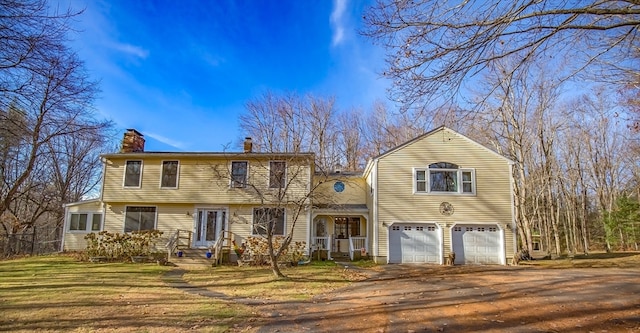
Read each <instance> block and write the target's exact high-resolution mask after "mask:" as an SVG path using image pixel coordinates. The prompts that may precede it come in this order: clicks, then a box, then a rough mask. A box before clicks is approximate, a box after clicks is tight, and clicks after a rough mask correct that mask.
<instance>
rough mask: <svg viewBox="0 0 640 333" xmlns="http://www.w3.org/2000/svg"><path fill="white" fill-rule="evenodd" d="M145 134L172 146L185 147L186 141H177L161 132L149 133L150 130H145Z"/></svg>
mask: <svg viewBox="0 0 640 333" xmlns="http://www.w3.org/2000/svg"><path fill="white" fill-rule="evenodd" d="M144 135H146V136H148V137H150V138H152V139H154V140H157V141H160V142H162V143H164V144H166V145H169V146H171V147H174V148H177V149H184V143H182V142H180V141H176V140H173V139H170V138H167V137H165V136H162V135H159V134H155V133H149V132H144Z"/></svg>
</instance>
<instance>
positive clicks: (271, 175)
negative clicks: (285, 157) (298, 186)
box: [269, 160, 287, 189]
mask: <svg viewBox="0 0 640 333" xmlns="http://www.w3.org/2000/svg"><path fill="white" fill-rule="evenodd" d="M274 164H280V165H282V175H280V177H281V179H280V180H279V181H278V183H279V184H278V183H275V182H274V178H275V177H277V176H278V175H277V174H274V173H273V172H274V170H275V169H276V168H274V167H273V165H274ZM286 185H287V161H282V160H273V161H269V188H271V189H282V188H286Z"/></svg>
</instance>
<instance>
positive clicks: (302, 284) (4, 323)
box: [0, 255, 357, 332]
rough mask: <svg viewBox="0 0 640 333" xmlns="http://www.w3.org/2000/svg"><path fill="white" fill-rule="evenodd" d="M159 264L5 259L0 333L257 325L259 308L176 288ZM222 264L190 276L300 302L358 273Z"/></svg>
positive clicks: (234, 291)
mask: <svg viewBox="0 0 640 333" xmlns="http://www.w3.org/2000/svg"><path fill="white" fill-rule="evenodd" d="M171 269H174V267H171V266H158V265H156V264H134V263H88V262H81V261H78V260H77V259H76V258H73V257H71V256H65V255H52V256H42V257H30V258H22V259H15V260H7V261H0V314H1V315H0V331H12V332H33V331H40V332H59V331H64V332H93V331H100V332H113V331H118V332H183V331H187V330H189V331H194V332H227V331H242V332H252V331H254V330H255V328H254V327H251V323H256V322H257V321H259V317H260V316H261V314H260V313H257V312H256V309H255V308H252V307H250V306H246V305H242V304H239V303H236V302H232V301H223V300H219V299H215V298H209V297H204V296H200V295H196V294H192V293H187V292H185V291H184V290H181V289H176V288H172V287H170V286H169V285H167V284H166V283H165V280H163V274H164V273H165V272H167V271H169V270H171ZM284 273H285V274H286V275H288V276H289V277H290V278H289V279H287V280H281V281H275V280H274V279H273V274H272V273H271V271H270V270H269V269H266V268H255V267H249V268H245V267H237V266H222V267H214V268H207V269H205V270H201V271H192V272H189V273H187V274H185V276H184V278H185V280H188V281H190V282H191V283H193V284H194V285H197V286H200V287H203V288H208V289H211V290H214V291H216V292H222V293H225V294H228V295H230V296H237V297H249V298H265V299H277V300H285V301H286V300H303V299H309V298H310V297H312V296H313V295H317V294H319V293H322V292H323V291H327V290H331V289H334V288H339V287H342V286H346V285H347V284H348V283H349V282H348V281H347V280H348V279H357V275H355V276H354V275H353V273H352V272H347V271H345V270H344V269H343V268H342V267H337V266H336V265H335V264H333V263H318V264H315V265H314V264H310V265H305V266H300V267H295V268H288V269H285V270H284Z"/></svg>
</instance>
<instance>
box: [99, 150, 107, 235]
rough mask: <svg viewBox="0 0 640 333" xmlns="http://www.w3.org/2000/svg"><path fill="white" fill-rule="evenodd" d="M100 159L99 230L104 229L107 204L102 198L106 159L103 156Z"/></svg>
mask: <svg viewBox="0 0 640 333" xmlns="http://www.w3.org/2000/svg"><path fill="white" fill-rule="evenodd" d="M100 161H102V181H101V183H102V185H101V186H100V199H99V200H100V203H101V204H102V225H101V230H100V231H102V230H105V229H106V222H107V204H106V203H105V202H104V200H103V198H104V180H105V178H107V177H106V176H107V159H106V158H104V157H101V158H100Z"/></svg>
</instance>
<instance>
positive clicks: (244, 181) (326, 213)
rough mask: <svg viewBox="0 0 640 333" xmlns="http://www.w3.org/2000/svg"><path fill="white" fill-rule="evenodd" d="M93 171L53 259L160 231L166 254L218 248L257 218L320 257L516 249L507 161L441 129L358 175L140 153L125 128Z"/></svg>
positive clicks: (501, 259)
mask: <svg viewBox="0 0 640 333" xmlns="http://www.w3.org/2000/svg"><path fill="white" fill-rule="evenodd" d="M102 161H103V167H104V170H103V179H102V193H101V196H100V198H98V199H95V200H90V201H84V202H77V203H70V204H67V205H66V206H65V210H66V218H65V226H64V228H65V229H64V230H65V233H64V239H63V250H82V249H84V248H85V247H86V242H85V239H84V237H85V236H86V235H87V234H88V233H91V232H99V231H102V230H106V231H110V232H118V233H123V232H125V233H126V232H132V231H137V230H160V231H162V232H163V235H164V238H165V239H164V241H165V242H166V243H167V245H168V246H169V249H168V250H169V251H170V252H171V251H172V250H175V249H174V248H171V246H175V244H176V243H180V242H182V245H183V246H186V247H189V248H215V247H220V246H229V245H230V244H228V243H229V242H230V241H231V240H233V241H236V242H237V243H238V244H240V243H242V242H244V241H245V240H246V239H247V237H249V236H258V235H261V234H263V232H264V231H263V230H261V229H260V228H259V227H257V225H258V222H257V221H260V220H263V219H265V218H266V219H268V220H270V221H271V223H273V224H275V226H276V227H275V230H276V233H277V234H281V235H285V234H290V233H293V240H294V241H300V242H305V243H306V244H307V253H308V254H311V253H324V254H326V257H327V259H340V258H344V259H347V258H349V259H354V258H355V257H359V256H366V257H371V258H373V259H374V260H375V261H376V262H379V263H433V264H444V263H445V261H446V258H449V257H450V254H451V253H455V263H456V264H506V263H507V262H508V259H510V258H511V257H513V255H514V253H515V250H516V243H515V222H514V218H513V198H512V184H511V165H512V163H511V162H510V161H509V160H507V159H506V158H504V157H502V156H500V155H498V154H497V153H495V152H493V151H491V150H489V149H487V148H485V147H483V146H481V145H479V144H478V143H476V142H474V141H472V140H470V139H468V138H467V137H465V136H463V135H461V134H459V133H456V132H455V131H453V130H451V129H448V128H446V127H440V128H438V129H436V130H433V131H431V132H429V133H426V134H424V135H422V136H420V137H418V138H416V139H414V140H412V141H409V142H407V143H405V144H403V145H400V146H398V147H396V148H394V149H392V150H390V151H388V152H386V153H384V154H381V155H379V156H377V157H375V158H373V159H372V160H370V161H369V163H368V165H367V167H366V169H365V170H364V172H358V173H353V172H341V170H333V171H332V172H331V173H329V174H324V173H320V172H316V171H315V161H314V154H312V153H275V154H274V153H259V152H253V151H252V144H251V140H250V139H249V138H247V139H246V140H245V143H244V150H243V151H242V152H235V153H234V152H219V153H185V152H147V151H144V138H143V136H142V134H140V133H139V132H137V131H135V130H128V131H127V132H126V133H125V136H124V139H123V144H122V151H121V152H120V153H114V154H105V155H102ZM229 235H230V236H229ZM228 237H230V238H228ZM171 244H173V245H171ZM316 250H325V251H316Z"/></svg>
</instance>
